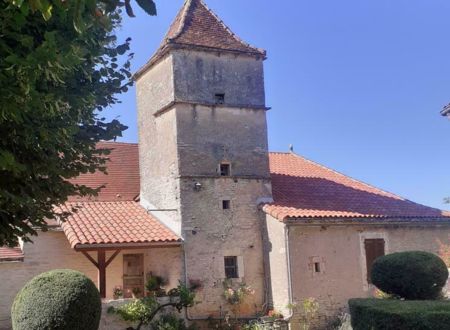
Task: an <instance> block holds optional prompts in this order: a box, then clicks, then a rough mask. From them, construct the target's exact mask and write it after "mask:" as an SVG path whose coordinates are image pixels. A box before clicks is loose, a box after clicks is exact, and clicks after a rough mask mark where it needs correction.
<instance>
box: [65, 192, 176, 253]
mask: <svg viewBox="0 0 450 330" xmlns="http://www.w3.org/2000/svg"><path fill="white" fill-rule="evenodd" d="M72 208H77V209H78V211H77V212H75V213H72V215H71V216H70V217H69V218H68V219H67V220H66V221H65V222H64V223H63V224H62V228H63V230H64V233H65V234H66V237H67V239H68V240H69V242H70V245H71V246H72V247H73V248H75V247H79V246H80V245H85V244H120V243H163V242H178V241H180V238H179V237H178V236H177V235H176V234H175V233H173V232H172V231H171V230H170V229H168V228H167V227H165V226H164V225H163V224H162V223H160V222H159V221H158V220H156V218H154V217H153V216H152V215H151V214H149V213H147V211H146V210H145V209H144V208H143V207H142V206H141V205H139V203H136V202H132V201H126V202H86V201H84V202H72V203H66V204H65V205H63V206H62V207H61V209H62V211H67V212H70V211H71V209H72Z"/></svg>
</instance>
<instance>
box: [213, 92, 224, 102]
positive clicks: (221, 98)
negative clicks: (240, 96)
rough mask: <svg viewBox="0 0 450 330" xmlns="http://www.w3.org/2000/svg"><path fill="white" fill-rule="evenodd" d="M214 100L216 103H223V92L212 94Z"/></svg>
mask: <svg viewBox="0 0 450 330" xmlns="http://www.w3.org/2000/svg"><path fill="white" fill-rule="evenodd" d="M214 100H215V102H216V104H224V103H225V94H216V95H215V96H214Z"/></svg>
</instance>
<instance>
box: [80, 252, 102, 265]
mask: <svg viewBox="0 0 450 330" xmlns="http://www.w3.org/2000/svg"><path fill="white" fill-rule="evenodd" d="M81 253H83V254H84V255H85V257H86V258H88V259H89V261H90V262H92V263H93V264H94V266H95V267H97V268H98V263H97V262H96V261H95V260H94V258H92V257H91V255H90V254H89V253H87V252H86V251H81Z"/></svg>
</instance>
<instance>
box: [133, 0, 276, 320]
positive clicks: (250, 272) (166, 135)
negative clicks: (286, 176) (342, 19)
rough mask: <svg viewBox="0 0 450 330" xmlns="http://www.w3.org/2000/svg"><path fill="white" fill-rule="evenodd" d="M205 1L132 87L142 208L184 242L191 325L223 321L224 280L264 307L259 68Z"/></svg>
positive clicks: (183, 18) (259, 56)
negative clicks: (192, 297)
mask: <svg viewBox="0 0 450 330" xmlns="http://www.w3.org/2000/svg"><path fill="white" fill-rule="evenodd" d="M264 59H265V51H264V50H261V49H257V48H254V47H252V46H250V45H249V44H247V43H245V42H244V41H242V40H241V39H239V38H238V37H237V36H236V35H235V34H233V32H231V31H230V30H229V29H228V28H227V27H226V26H225V25H224V23H223V22H222V21H221V20H220V19H219V18H218V17H217V16H216V15H215V14H214V13H213V12H212V11H211V10H209V9H208V8H207V7H206V5H205V4H204V3H203V2H202V1H201V0H187V1H186V2H185V4H184V6H183V8H182V9H181V11H180V12H179V14H178V15H177V17H176V18H175V21H174V22H173V23H172V25H171V27H170V29H169V31H168V33H167V35H166V36H165V38H164V40H163V42H162V44H161V46H160V48H159V49H158V50H157V52H156V53H155V54H154V56H153V57H152V58H151V59H150V61H149V62H148V63H147V64H146V65H145V66H144V67H143V68H141V69H140V70H139V71H138V72H137V73H136V75H135V78H136V81H137V101H138V123H139V148H140V149H139V153H140V168H141V203H142V204H143V205H144V206H145V207H146V208H147V209H149V210H151V212H152V213H153V214H154V215H155V216H156V217H158V218H159V220H160V221H162V222H163V223H165V224H166V225H167V226H168V227H170V228H171V229H172V230H173V231H175V232H176V233H177V234H179V235H181V236H182V237H183V240H184V246H183V249H184V251H183V254H184V256H183V258H184V271H185V274H186V279H187V280H195V281H199V282H200V283H201V285H202V288H201V290H200V291H199V292H198V295H197V299H198V300H199V301H200V302H201V303H200V304H198V305H197V306H196V307H195V308H194V310H193V311H192V312H191V314H192V315H191V317H193V318H207V317H208V316H211V315H212V316H219V314H220V313H222V315H223V313H225V311H226V310H228V309H229V307H230V306H229V305H228V304H227V303H226V301H225V300H224V299H223V298H222V293H223V286H222V283H223V281H224V279H225V278H230V282H232V283H233V285H238V284H239V283H242V282H245V283H246V284H248V285H250V286H251V287H252V288H253V289H254V290H255V291H256V293H255V294H254V295H253V296H249V297H247V299H245V301H244V303H243V305H242V306H241V315H249V316H250V315H253V314H255V312H257V311H260V310H261V309H262V306H263V305H264V303H265V292H266V290H265V283H264V267H263V247H262V232H261V219H262V218H261V217H262V214H261V213H260V212H261V211H259V209H258V205H259V204H260V203H261V202H264V201H268V200H270V199H271V187H270V175H269V165H268V164H269V162H268V150H267V126H266V110H267V108H266V106H265V94H264V75H263V61H264Z"/></svg>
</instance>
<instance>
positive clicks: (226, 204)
mask: <svg viewBox="0 0 450 330" xmlns="http://www.w3.org/2000/svg"><path fill="white" fill-rule="evenodd" d="M230 208H231V201H228V200H223V201H222V209H224V210H229V209H230Z"/></svg>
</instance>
